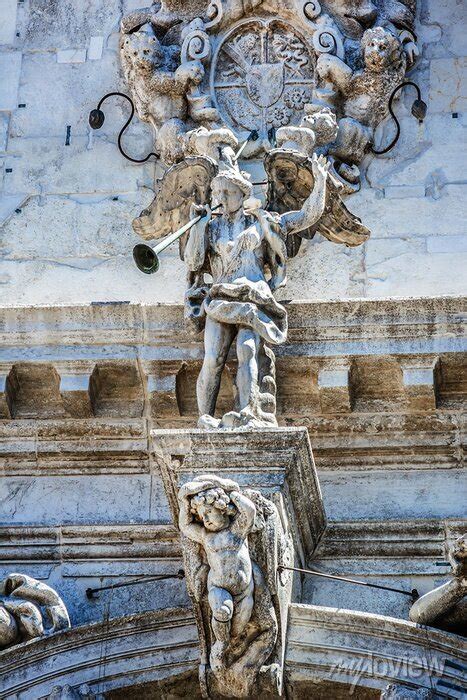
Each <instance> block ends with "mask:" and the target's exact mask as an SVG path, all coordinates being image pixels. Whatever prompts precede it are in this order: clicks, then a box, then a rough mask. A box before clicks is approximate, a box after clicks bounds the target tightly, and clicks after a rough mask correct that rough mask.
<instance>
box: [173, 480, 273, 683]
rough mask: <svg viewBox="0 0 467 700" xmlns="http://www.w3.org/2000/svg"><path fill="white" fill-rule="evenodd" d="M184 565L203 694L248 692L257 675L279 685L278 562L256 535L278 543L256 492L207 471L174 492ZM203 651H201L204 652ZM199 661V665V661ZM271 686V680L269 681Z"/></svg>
mask: <svg viewBox="0 0 467 700" xmlns="http://www.w3.org/2000/svg"><path fill="white" fill-rule="evenodd" d="M178 503H179V509H180V510H179V527H180V531H181V532H182V535H183V536H184V538H183V541H182V545H183V548H184V553H185V570H186V572H187V585H188V589H189V591H190V593H191V595H192V596H193V599H194V603H195V608H196V611H197V616H198V620H199V621H200V625H199V628H200V632H201V633H200V637H201V638H200V643H201V649H202V656H203V653H206V654H207V658H206V659H205V666H206V669H205V673H206V680H205V687H206V689H207V692H208V693H209V692H214V693H219V694H221V695H226V696H229V697H251V696H252V695H253V694H254V693H255V692H257V691H258V688H259V687H260V686H259V685H258V684H261V679H262V680H263V682H264V680H265V679H266V681H267V682H268V683H269V684H270V683H271V682H272V684H273V686H275V687H276V690H277V685H278V676H279V673H280V670H279V666H278V663H277V661H276V656H275V654H274V651H275V646H276V642H277V639H278V630H279V621H278V617H279V616H278V613H279V608H278V607H277V601H276V604H275V603H274V601H273V594H274V593H275V592H276V591H275V587H276V569H277V562H276V561H274V562H273V564H272V566H271V565H269V566H268V562H267V560H266V559H264V557H263V559H264V561H263V562H260V558H261V553H262V552H263V551H268V550H270V554H271V556H273V551H274V546H272V544H273V542H272V540H271V539H270V538H269V539H268V542H267V544H266V546H265V547H264V546H263V547H261V546H258V543H257V542H256V543H255V537H258V533H259V534H260V535H262V536H266V538H268V534H267V533H268V532H269V533H270V532H273V535H274V537H275V541H278V538H279V535H278V527H279V516H278V513H277V510H276V508H275V506H274V505H273V504H272V503H271V502H270V501H268V500H267V499H265V498H264V497H263V496H262V495H261V494H260V493H259V492H256V491H251V490H246V491H245V492H242V490H241V489H240V487H239V485H238V484H237V483H236V482H234V481H232V480H230V479H224V478H220V477H218V476H215V475H212V474H206V475H202V476H197V477H196V478H194V479H193V480H192V481H189V482H187V483H185V484H183V486H181V488H180V489H179V491H178ZM204 650H205V651H204ZM202 665H203V664H202ZM269 687H270V685H269Z"/></svg>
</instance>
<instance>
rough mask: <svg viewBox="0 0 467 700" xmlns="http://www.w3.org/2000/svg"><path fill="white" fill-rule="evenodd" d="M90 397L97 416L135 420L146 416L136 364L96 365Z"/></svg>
mask: <svg viewBox="0 0 467 700" xmlns="http://www.w3.org/2000/svg"><path fill="white" fill-rule="evenodd" d="M89 394H90V397H91V405H92V409H93V412H94V415H96V416H111V417H113V418H120V417H130V418H135V417H138V416H141V415H142V413H143V405H144V393H143V386H142V380H141V376H140V374H139V372H138V368H137V367H136V365H135V364H130V363H122V362H106V363H102V364H98V365H96V367H95V368H94V370H93V372H92V374H91V377H90V379H89Z"/></svg>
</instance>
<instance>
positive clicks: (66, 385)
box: [60, 373, 92, 418]
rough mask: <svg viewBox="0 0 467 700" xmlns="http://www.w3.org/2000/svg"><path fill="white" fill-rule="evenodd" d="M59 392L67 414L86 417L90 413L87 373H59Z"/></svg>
mask: <svg viewBox="0 0 467 700" xmlns="http://www.w3.org/2000/svg"><path fill="white" fill-rule="evenodd" d="M60 394H61V396H62V399H63V406H64V408H65V411H66V412H67V414H68V415H70V416H73V418H88V417H90V416H91V415H92V409H91V401H90V396H89V375H88V374H64V373H61V374H60Z"/></svg>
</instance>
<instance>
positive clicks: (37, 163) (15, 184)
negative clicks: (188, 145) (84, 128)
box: [5, 135, 153, 195]
mask: <svg viewBox="0 0 467 700" xmlns="http://www.w3.org/2000/svg"><path fill="white" fill-rule="evenodd" d="M129 148H131V146H130V147H129ZM8 152H9V159H8V162H9V165H11V167H12V169H13V172H12V173H9V175H8V178H7V179H6V180H5V193H6V194H16V193H18V192H28V193H29V194H42V195H46V194H49V193H50V194H70V193H86V194H90V193H101V194H112V193H115V194H119V193H122V192H123V193H129V192H136V191H137V190H138V188H139V187H140V186H145V187H148V188H151V187H152V184H153V166H152V165H148V164H145V165H139V166H138V165H134V164H132V165H130V163H129V161H127V160H125V159H124V158H123V157H122V156H121V155H120V153H119V151H118V148H117V146H116V145H115V144H114V143H109V142H108V141H107V140H105V139H104V138H99V137H96V136H95V135H93V139H92V141H91V140H89V139H88V138H87V137H84V136H82V137H76V138H74V139H73V140H72V142H71V144H70V145H69V146H65V140H64V135H63V136H62V137H61V138H58V137H56V138H46V137H42V138H31V139H29V138H28V139H22V138H13V137H11V138H10V142H9V150H8Z"/></svg>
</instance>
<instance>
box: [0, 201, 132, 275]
mask: <svg viewBox="0 0 467 700" xmlns="http://www.w3.org/2000/svg"><path fill="white" fill-rule="evenodd" d="M5 200H6V202H7V201H10V202H11V204H10V207H11V214H12V215H11V218H10V220H9V221H8V222H7V223H6V224H5V226H4V228H3V230H2V233H1V234H0V251H1V252H2V254H3V256H4V257H5V258H7V259H9V260H13V259H14V260H35V261H37V260H48V261H50V262H56V263H58V264H60V263H62V264H65V265H66V264H67V263H69V265H70V266H73V265H74V266H75V267H76V268H79V267H80V259H82V265H81V267H82V268H83V269H86V258H87V259H91V258H95V259H96V260H97V264H98V263H100V262H102V261H103V260H105V259H109V258H111V257H112V256H115V255H128V254H129V253H130V252H131V250H132V248H133V246H134V245H135V243H136V242H137V239H136V236H135V234H134V232H133V229H132V228H131V221H132V219H133V217H134V216H135V215H136V214H137V213H139V210H140V208H141V203H142V199H141V197H140V196H139V195H138V194H134V195H123V196H121V197H119V198H118V200H114V199H113V197H109V196H98V197H96V196H94V197H93V196H83V197H79V196H76V197H66V196H52V195H51V196H48V197H44V198H39V197H32V198H31V199H30V200H29V201H28V202H27V203H26V204H22V203H21V201H20V200H19V198H16V197H14V196H11V197H9V198H5ZM143 201H144V200H143ZM6 202H5V203H6ZM16 208H20V209H21V211H20V212H19V213H15V209H16ZM0 221H1V215H0ZM90 267H91V268H92V265H91V266H90Z"/></svg>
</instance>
